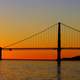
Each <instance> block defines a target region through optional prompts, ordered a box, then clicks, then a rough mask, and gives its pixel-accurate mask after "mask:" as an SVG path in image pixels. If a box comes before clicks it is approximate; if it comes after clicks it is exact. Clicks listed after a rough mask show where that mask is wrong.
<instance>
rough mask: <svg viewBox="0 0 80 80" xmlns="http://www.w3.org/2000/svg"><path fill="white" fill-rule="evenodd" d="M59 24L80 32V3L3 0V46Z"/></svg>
mask: <svg viewBox="0 0 80 80" xmlns="http://www.w3.org/2000/svg"><path fill="white" fill-rule="evenodd" d="M58 21H61V22H63V23H66V24H68V25H72V26H77V27H75V28H76V29H80V26H79V25H80V0H0V37H1V38H0V46H2V47H4V46H5V45H7V44H11V43H13V42H15V41H18V40H21V39H23V38H25V36H29V35H31V34H32V33H35V32H38V31H41V30H43V29H45V28H46V27H48V26H50V25H52V24H54V23H57V22H58Z"/></svg>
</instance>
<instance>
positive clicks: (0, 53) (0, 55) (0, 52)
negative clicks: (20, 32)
mask: <svg viewBox="0 0 80 80" xmlns="http://www.w3.org/2000/svg"><path fill="white" fill-rule="evenodd" d="M0 60H2V47H0Z"/></svg>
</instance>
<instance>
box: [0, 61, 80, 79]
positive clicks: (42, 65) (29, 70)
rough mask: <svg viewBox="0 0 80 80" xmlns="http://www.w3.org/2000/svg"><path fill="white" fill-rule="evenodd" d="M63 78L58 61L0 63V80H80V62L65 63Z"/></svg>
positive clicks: (63, 65) (62, 70) (62, 71)
mask: <svg viewBox="0 0 80 80" xmlns="http://www.w3.org/2000/svg"><path fill="white" fill-rule="evenodd" d="M60 75H61V78H60V79H58V77H59V76H58V75H57V62H56V61H26V60H11V61H10V60H2V61H0V80H80V61H64V62H62V65H61V74H60Z"/></svg>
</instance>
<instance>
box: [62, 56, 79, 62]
mask: <svg viewBox="0 0 80 80" xmlns="http://www.w3.org/2000/svg"><path fill="white" fill-rule="evenodd" d="M62 60H63V61H66V60H72V61H78V60H80V56H74V57H72V58H62Z"/></svg>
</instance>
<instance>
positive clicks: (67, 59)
mask: <svg viewBox="0 0 80 80" xmlns="http://www.w3.org/2000/svg"><path fill="white" fill-rule="evenodd" d="M2 60H17V61H18V60H24V61H57V60H56V59H2ZM61 61H80V56H75V57H72V58H62V59H61Z"/></svg>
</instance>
